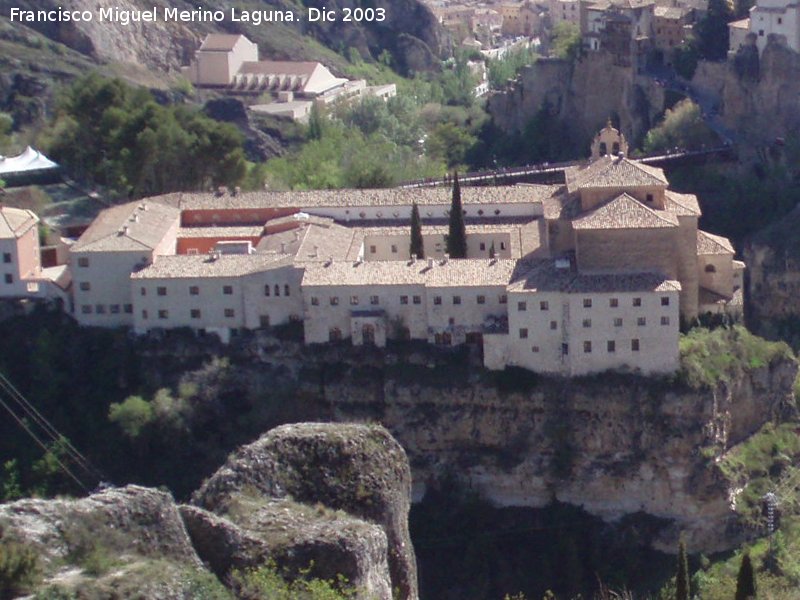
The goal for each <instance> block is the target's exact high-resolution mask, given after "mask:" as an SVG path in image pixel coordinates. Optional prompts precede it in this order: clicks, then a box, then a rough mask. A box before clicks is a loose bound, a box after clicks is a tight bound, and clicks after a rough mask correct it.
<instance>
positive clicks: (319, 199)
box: [179, 185, 558, 218]
mask: <svg viewBox="0 0 800 600" xmlns="http://www.w3.org/2000/svg"><path fill="white" fill-rule="evenodd" d="M556 189H558V188H557V186H550V185H518V186H487V187H466V186H465V187H462V188H461V200H462V203H463V204H465V205H469V204H488V203H514V204H518V203H526V202H539V201H541V200H542V199H543V198H547V197H549V196H550V195H551V194H552V193H553V192H554V191H555V190H556ZM450 201H451V191H450V189H449V188H445V187H435V188H387V189H370V190H313V191H295V192H269V191H259V192H244V193H240V194H236V195H235V196H232V195H228V194H226V195H224V196H217V195H215V194H213V193H210V192H209V193H184V194H181V195H180V200H179V202H180V207H181V208H182V209H184V210H200V209H214V208H219V209H237V208H238V209H241V208H266V207H275V208H314V207H353V208H356V207H361V206H365V207H366V206H411V204H412V203H413V202H416V203H417V204H418V205H420V206H422V205H441V204H445V205H449V204H450ZM388 216H389V215H387V217H388ZM400 217H402V218H406V217H407V215H400Z"/></svg>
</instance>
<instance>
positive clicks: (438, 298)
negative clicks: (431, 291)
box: [433, 296, 442, 305]
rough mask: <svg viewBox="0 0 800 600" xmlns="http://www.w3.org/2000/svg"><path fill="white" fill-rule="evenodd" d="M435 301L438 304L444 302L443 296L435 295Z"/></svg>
mask: <svg viewBox="0 0 800 600" xmlns="http://www.w3.org/2000/svg"><path fill="white" fill-rule="evenodd" d="M433 303H434V304H437V305H438V304H441V303H442V297H441V296H434V297H433Z"/></svg>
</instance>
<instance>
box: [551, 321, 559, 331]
mask: <svg viewBox="0 0 800 600" xmlns="http://www.w3.org/2000/svg"><path fill="white" fill-rule="evenodd" d="M550 329H551V330H552V331H555V330H556V329H558V321H550Z"/></svg>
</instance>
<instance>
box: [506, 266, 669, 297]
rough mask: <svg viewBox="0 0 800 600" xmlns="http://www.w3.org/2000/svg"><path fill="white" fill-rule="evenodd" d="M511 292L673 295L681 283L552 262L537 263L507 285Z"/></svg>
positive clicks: (643, 274) (645, 274) (646, 274)
mask: <svg viewBox="0 0 800 600" xmlns="http://www.w3.org/2000/svg"><path fill="white" fill-rule="evenodd" d="M508 289H509V291H513V292H564V293H574V294H581V293H590V292H595V293H613V292H674V291H680V289H681V284H680V282H678V281H675V280H673V279H668V278H667V277H665V276H664V275H661V274H659V273H652V272H641V273H578V272H577V271H575V270H574V269H572V268H564V269H559V268H556V266H555V261H553V260H543V261H539V262H538V263H537V264H536V265H535V266H534V267H533V268H531V269H530V270H529V271H527V272H526V273H525V274H524V276H523V277H521V278H520V279H519V281H516V282H515V283H513V284H511V285H510V286H509V288H508Z"/></svg>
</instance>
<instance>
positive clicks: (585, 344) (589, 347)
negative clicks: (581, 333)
mask: <svg viewBox="0 0 800 600" xmlns="http://www.w3.org/2000/svg"><path fill="white" fill-rule="evenodd" d="M583 351H584V353H586V354H589V353H590V352H591V351H592V342H590V341H585V342H583Z"/></svg>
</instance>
